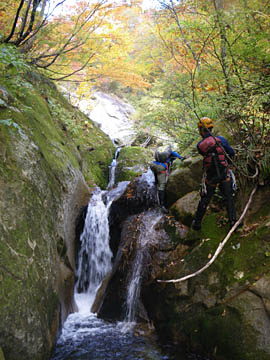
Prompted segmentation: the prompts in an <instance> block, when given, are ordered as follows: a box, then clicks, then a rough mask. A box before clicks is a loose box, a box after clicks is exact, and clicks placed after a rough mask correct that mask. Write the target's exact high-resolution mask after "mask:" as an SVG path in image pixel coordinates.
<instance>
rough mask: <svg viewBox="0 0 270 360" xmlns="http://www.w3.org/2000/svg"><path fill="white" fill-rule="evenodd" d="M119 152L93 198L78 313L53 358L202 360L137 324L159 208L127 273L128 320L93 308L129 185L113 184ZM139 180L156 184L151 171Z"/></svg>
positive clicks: (146, 216) (79, 274)
mask: <svg viewBox="0 0 270 360" xmlns="http://www.w3.org/2000/svg"><path fill="white" fill-rule="evenodd" d="M117 156H118V150H117V151H116V155H115V157H114V159H113V162H112V165H111V166H110V171H111V174H110V178H109V185H108V187H107V190H101V189H99V188H96V189H95V190H94V192H93V193H92V195H91V198H90V200H89V204H88V208H87V214H86V218H85V223H84V229H83V232H82V233H81V235H80V244H81V246H80V250H79V253H78V258H77V262H76V263H77V269H76V282H75V290H74V299H75V302H76V304H77V307H78V311H77V312H75V313H72V314H70V315H69V316H68V318H67V319H66V321H65V323H64V325H63V328H62V333H61V336H60V337H59V339H58V341H57V344H56V347H55V350H54V353H53V354H52V357H51V359H50V360H75V359H77V360H78V359H79V360H90V359H91V360H110V359H112V360H113V359H119V360H190V359H191V360H204V359H203V358H201V357H199V356H197V355H194V354H184V352H182V351H179V349H178V351H177V352H175V350H174V349H173V348H172V347H169V346H167V347H164V346H161V344H159V343H158V342H157V341H156V337H154V336H153V335H152V334H151V335H146V332H145V331H144V330H142V329H140V327H137V326H136V325H137V324H136V316H135V314H136V308H137V306H138V301H139V297H140V290H141V279H142V276H143V271H144V269H143V259H144V256H146V255H147V249H148V244H150V243H153V242H154V241H156V240H155V238H156V236H155V229H154V228H155V224H156V223H157V222H158V221H159V218H160V216H161V213H160V210H159V209H154V210H149V211H146V212H145V213H143V215H142V221H141V225H140V236H139V241H138V244H137V249H136V256H135V258H134V260H133V262H132V263H131V266H130V270H129V274H128V278H129V283H128V286H127V289H126V305H125V309H126V311H125V313H126V316H125V318H124V320H123V321H118V322H117V321H116V322H108V321H104V320H103V319H101V318H98V317H97V315H96V314H95V313H92V312H91V307H92V304H93V302H94V300H95V296H96V293H97V291H98V289H99V287H100V285H101V283H102V280H103V279H104V278H105V276H106V275H107V274H108V273H109V272H110V271H111V269H112V257H113V255H112V252H111V250H110V246H109V240H110V239H109V222H108V215H109V209H110V206H111V204H112V202H113V200H114V199H116V198H117V197H119V196H121V195H122V194H123V193H124V191H125V189H126V187H127V185H128V184H129V182H127V181H125V182H121V183H119V184H117V186H114V172H115V168H116V164H117V161H116V160H117ZM151 177H152V178H151ZM141 178H142V179H144V181H145V180H147V181H148V182H149V183H150V184H153V182H154V177H153V174H152V172H151V171H150V170H149V171H148V172H147V173H145V174H143V175H142V177H141ZM153 186H154V185H153Z"/></svg>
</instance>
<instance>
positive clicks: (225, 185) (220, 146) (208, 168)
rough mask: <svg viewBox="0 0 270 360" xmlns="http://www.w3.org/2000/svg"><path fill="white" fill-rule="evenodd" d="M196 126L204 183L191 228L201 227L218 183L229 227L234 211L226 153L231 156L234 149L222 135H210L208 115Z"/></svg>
mask: <svg viewBox="0 0 270 360" xmlns="http://www.w3.org/2000/svg"><path fill="white" fill-rule="evenodd" d="M198 128H199V132H200V135H201V136H202V140H201V141H199V142H198V144H197V150H198V152H199V153H200V154H201V155H202V156H203V169H204V178H205V183H204V184H203V187H202V191H201V199H200V202H199V204H198V208H197V211H196V214H195V218H194V220H193V221H192V228H193V229H194V230H200V229H201V222H202V219H203V216H204V214H205V212H206V209H207V206H208V204H209V203H210V200H211V198H212V196H213V195H214V193H215V190H216V187H217V186H218V185H219V188H220V190H221V192H222V194H223V195H224V198H225V201H226V207H227V212H228V217H229V223H230V227H232V226H233V225H234V224H235V222H236V211H235V206H234V199H233V190H232V180H231V177H230V170H229V165H228V162H227V159H226V154H227V155H229V157H230V158H232V157H233V156H234V154H235V151H234V149H233V148H232V147H231V146H230V145H229V143H228V141H227V140H226V139H225V138H224V137H223V136H214V135H212V129H213V121H212V119H210V118H208V117H203V118H201V119H200V121H199V123H198Z"/></svg>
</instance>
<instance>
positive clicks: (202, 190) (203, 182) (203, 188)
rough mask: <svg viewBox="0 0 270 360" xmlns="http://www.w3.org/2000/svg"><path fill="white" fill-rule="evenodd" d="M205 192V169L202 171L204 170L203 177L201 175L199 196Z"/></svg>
mask: <svg viewBox="0 0 270 360" xmlns="http://www.w3.org/2000/svg"><path fill="white" fill-rule="evenodd" d="M206 194H207V187H206V171H204V172H203V177H202V183H201V190H200V195H201V196H205V195H206Z"/></svg>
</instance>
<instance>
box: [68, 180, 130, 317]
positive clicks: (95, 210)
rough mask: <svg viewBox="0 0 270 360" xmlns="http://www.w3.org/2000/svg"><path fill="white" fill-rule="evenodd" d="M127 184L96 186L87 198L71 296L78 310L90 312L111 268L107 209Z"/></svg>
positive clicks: (83, 312) (84, 312) (85, 312)
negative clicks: (104, 187) (88, 198)
mask: <svg viewBox="0 0 270 360" xmlns="http://www.w3.org/2000/svg"><path fill="white" fill-rule="evenodd" d="M127 184H128V182H122V183H119V185H118V187H117V188H116V189H114V190H112V191H111V192H107V191H101V190H100V189H99V188H97V189H96V190H95V192H94V193H93V195H92V197H91V199H90V201H89V204H88V209H87V215H86V218H85V224H84V230H83V232H82V234H81V236H80V241H81V248H80V251H79V254H78V266H77V270H76V278H77V281H76V284H75V293H74V297H75V301H76V304H77V306H78V309H79V313H82V314H90V309H91V306H92V304H93V302H94V300H95V295H96V292H97V290H98V288H99V286H100V285H101V283H102V280H103V279H104V278H105V276H106V275H107V274H108V272H109V271H110V270H111V268H112V252H111V249H110V245H109V223H108V212H109V208H110V206H111V203H112V201H113V199H114V198H115V197H117V196H120V195H121V193H123V192H124V190H125V188H126V186H127ZM103 199H104V200H103Z"/></svg>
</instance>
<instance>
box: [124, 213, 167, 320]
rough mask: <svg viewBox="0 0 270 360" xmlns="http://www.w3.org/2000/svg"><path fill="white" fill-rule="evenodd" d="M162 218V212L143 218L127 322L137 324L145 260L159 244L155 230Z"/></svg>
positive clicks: (132, 273) (133, 264)
mask: <svg viewBox="0 0 270 360" xmlns="http://www.w3.org/2000/svg"><path fill="white" fill-rule="evenodd" d="M161 218H162V214H161V212H160V210H150V211H148V212H146V213H145V214H144V215H143V217H142V218H141V223H140V228H139V231H140V235H139V238H138V241H137V244H136V255H135V258H134V260H133V263H132V266H131V270H130V281H129V285H128V288H127V301H126V306H127V313H126V319H125V321H126V322H128V323H135V321H136V310H137V306H138V301H139V298H140V292H141V283H142V278H143V275H144V270H145V267H144V263H143V262H144V259H145V256H146V255H147V252H148V249H149V246H150V245H152V244H155V243H156V242H157V239H158V237H157V234H156V230H155V226H156V224H157V223H158V222H159V221H160V219H161Z"/></svg>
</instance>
